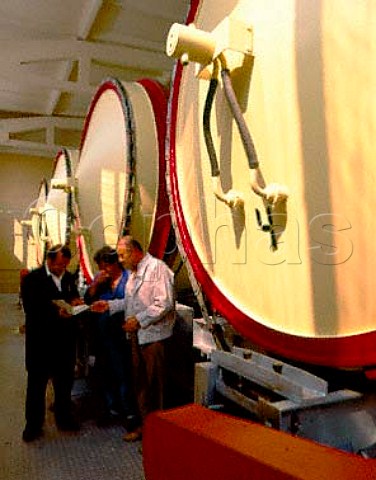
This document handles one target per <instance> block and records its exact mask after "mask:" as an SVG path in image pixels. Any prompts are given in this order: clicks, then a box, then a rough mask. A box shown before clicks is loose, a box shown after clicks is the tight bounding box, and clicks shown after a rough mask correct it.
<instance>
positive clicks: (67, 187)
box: [51, 177, 75, 193]
mask: <svg viewBox="0 0 376 480" xmlns="http://www.w3.org/2000/svg"><path fill="white" fill-rule="evenodd" d="M51 188H54V189H56V190H63V191H64V192H65V193H71V192H73V191H74V189H75V179H74V178H71V177H68V178H65V179H62V178H52V179H51Z"/></svg>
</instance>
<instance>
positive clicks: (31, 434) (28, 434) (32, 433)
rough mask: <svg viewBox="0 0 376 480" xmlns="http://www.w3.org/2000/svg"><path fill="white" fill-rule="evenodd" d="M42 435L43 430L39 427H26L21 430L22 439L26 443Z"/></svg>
mask: <svg viewBox="0 0 376 480" xmlns="http://www.w3.org/2000/svg"><path fill="white" fill-rule="evenodd" d="M42 435H43V431H42V430H41V429H32V428H29V427H26V428H25V430H24V431H23V432H22V440H23V441H24V442H26V443H29V442H33V441H34V440H37V438H39V437H41V436H42Z"/></svg>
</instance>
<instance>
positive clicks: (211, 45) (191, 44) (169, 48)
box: [166, 18, 253, 80]
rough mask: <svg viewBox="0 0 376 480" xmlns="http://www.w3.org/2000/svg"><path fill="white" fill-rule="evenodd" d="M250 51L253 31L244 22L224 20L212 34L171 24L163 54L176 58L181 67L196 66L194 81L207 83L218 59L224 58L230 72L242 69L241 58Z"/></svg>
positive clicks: (242, 62) (248, 54) (249, 54)
mask: <svg viewBox="0 0 376 480" xmlns="http://www.w3.org/2000/svg"><path fill="white" fill-rule="evenodd" d="M252 51H253V32H252V27H250V26H248V25H245V24H244V22H242V21H240V20H237V19H234V18H225V19H224V20H223V21H222V22H221V23H220V24H219V25H218V26H217V27H216V28H215V29H214V30H212V31H211V32H205V31H203V30H200V29H198V28H196V27H195V25H194V24H193V23H191V24H189V25H182V24H180V23H174V24H173V25H172V26H171V28H170V31H169V33H168V36H167V42H166V53H167V55H168V56H169V57H173V58H178V59H179V60H180V62H181V63H182V64H183V65H187V64H188V63H189V62H195V63H197V77H199V78H201V79H204V80H210V78H211V75H212V67H213V62H214V60H215V59H216V58H218V57H219V55H224V54H225V55H226V62H227V65H228V68H229V69H230V70H234V69H236V68H239V67H241V66H242V65H243V64H244V57H245V56H251V55H252Z"/></svg>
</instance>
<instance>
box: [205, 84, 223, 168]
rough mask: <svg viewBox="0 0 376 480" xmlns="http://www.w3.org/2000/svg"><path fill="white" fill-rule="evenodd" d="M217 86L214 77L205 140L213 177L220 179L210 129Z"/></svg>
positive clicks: (208, 100)
mask: <svg viewBox="0 0 376 480" xmlns="http://www.w3.org/2000/svg"><path fill="white" fill-rule="evenodd" d="M217 86H218V79H217V78H213V77H212V78H211V80H210V84H209V89H208V93H207V95H206V100H205V108H204V115H203V127H204V138H205V144H206V150H207V152H208V155H209V160H210V166H211V176H212V177H218V176H219V174H220V171H219V167H218V160H217V154H216V152H215V148H214V143H213V137H212V134H211V128H210V114H211V110H212V106H213V100H214V96H215V92H216V90H217Z"/></svg>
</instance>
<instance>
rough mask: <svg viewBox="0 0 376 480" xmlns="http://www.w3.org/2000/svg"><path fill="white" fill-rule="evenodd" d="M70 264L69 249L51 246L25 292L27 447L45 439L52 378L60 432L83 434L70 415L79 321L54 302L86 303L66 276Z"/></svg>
mask: <svg viewBox="0 0 376 480" xmlns="http://www.w3.org/2000/svg"><path fill="white" fill-rule="evenodd" d="M70 259H71V252H70V250H69V248H68V247H66V246H62V245H56V246H54V247H52V248H51V249H50V250H49V251H48V252H47V257H46V262H45V264H44V265H43V266H41V267H40V268H38V269H36V270H33V271H31V272H30V273H29V274H28V275H27V276H26V278H25V279H24V281H23V284H22V288H21V296H22V303H23V308H24V311H25V317H26V343H25V360H26V370H27V392H26V408H25V416H26V427H25V430H24V432H23V436H22V438H23V440H24V441H25V442H31V441H33V440H35V439H36V438H38V437H40V436H41V435H42V428H43V423H44V418H45V412H46V405H45V395H46V388H47V384H48V380H49V379H51V380H52V385H53V388H54V412H55V421H56V424H57V427H58V428H59V429H61V430H70V431H75V430H78V429H79V426H78V424H77V422H76V421H75V420H74V417H73V415H72V411H71V408H72V403H71V390H72V386H73V381H74V369H75V362H76V340H77V332H78V325H77V319H76V318H74V317H73V316H72V315H71V314H69V313H68V311H67V310H65V309H64V308H61V307H59V306H57V305H56V304H55V303H54V302H53V301H54V300H58V299H62V300H65V301H66V302H68V303H70V304H71V305H77V304H80V303H82V300H81V299H80V298H79V294H78V291H77V287H76V285H75V281H74V277H73V275H72V274H71V273H69V272H67V271H66V268H67V266H68V265H69V262H70Z"/></svg>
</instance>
